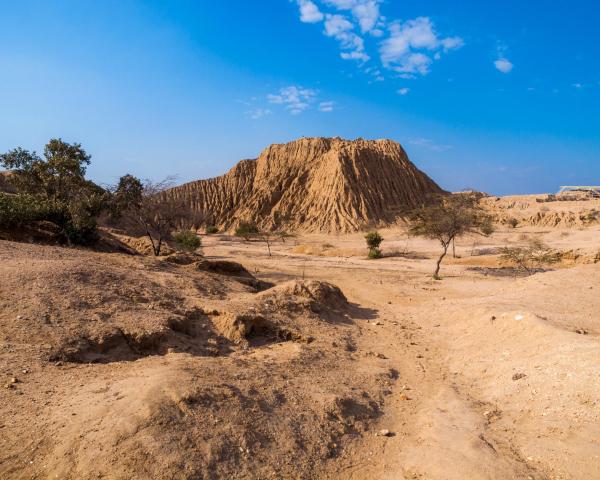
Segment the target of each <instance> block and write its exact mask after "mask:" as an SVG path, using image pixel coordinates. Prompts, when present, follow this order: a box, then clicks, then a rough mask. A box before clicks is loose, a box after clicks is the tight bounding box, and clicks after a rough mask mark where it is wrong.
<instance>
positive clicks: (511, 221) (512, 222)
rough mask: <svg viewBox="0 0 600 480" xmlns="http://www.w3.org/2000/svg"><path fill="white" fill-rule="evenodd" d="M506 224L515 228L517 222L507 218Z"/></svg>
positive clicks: (514, 219)
mask: <svg viewBox="0 0 600 480" xmlns="http://www.w3.org/2000/svg"><path fill="white" fill-rule="evenodd" d="M506 223H508V224H509V225H510V226H511V227H512V228H517V225H518V224H519V221H518V220H517V219H516V218H514V217H513V218H509V219H508V220H507V222H506Z"/></svg>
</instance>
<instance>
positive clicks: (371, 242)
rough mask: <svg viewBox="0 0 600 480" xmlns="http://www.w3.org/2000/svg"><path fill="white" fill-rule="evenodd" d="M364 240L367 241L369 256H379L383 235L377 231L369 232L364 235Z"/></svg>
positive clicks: (373, 257) (372, 257)
mask: <svg viewBox="0 0 600 480" xmlns="http://www.w3.org/2000/svg"><path fill="white" fill-rule="evenodd" d="M365 240H366V241H367V248H368V249H369V258H371V259H375V258H381V250H380V249H379V246H380V245H381V242H383V237H382V236H381V235H380V234H379V232H369V233H367V234H366V235H365Z"/></svg>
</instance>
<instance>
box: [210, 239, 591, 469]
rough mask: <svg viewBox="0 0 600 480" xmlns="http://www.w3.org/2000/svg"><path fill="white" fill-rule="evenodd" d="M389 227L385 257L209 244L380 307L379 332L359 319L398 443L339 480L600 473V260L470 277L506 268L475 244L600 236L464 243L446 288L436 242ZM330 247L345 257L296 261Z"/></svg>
mask: <svg viewBox="0 0 600 480" xmlns="http://www.w3.org/2000/svg"><path fill="white" fill-rule="evenodd" d="M382 233H383V236H384V237H385V238H386V239H387V240H386V241H385V242H384V244H383V245H384V249H383V250H384V253H386V251H387V252H388V253H390V252H391V253H395V252H401V253H403V252H406V253H405V254H404V256H403V257H400V256H398V257H392V258H384V259H381V260H377V261H372V260H365V259H362V258H360V257H357V256H350V255H358V254H359V252H360V251H361V249H362V248H363V239H362V237H361V236H360V235H354V236H352V235H348V236H339V237H331V236H318V235H315V236H311V237H302V238H296V239H294V240H293V241H292V243H295V244H297V245H282V244H278V245H277V246H276V247H275V248H274V249H273V256H272V257H268V255H266V251H265V247H264V245H259V244H241V245H240V244H239V243H238V242H230V241H226V240H225V241H223V239H217V238H211V239H207V240H206V241H205V251H206V253H207V254H208V255H211V256H223V257H234V258H237V259H239V260H240V261H243V262H244V263H245V264H246V265H248V266H249V267H250V269H251V270H253V271H254V272H255V273H256V274H257V275H258V276H259V277H260V278H264V279H268V280H271V281H280V280H282V279H287V278H318V279H323V280H327V281H330V282H332V283H335V284H336V285H338V286H340V288H341V289H342V290H343V291H344V292H345V293H346V295H347V296H348V297H349V299H350V300H351V301H353V302H356V303H358V304H360V305H361V306H364V307H367V308H372V309H373V310H376V311H377V319H378V320H377V321H378V322H380V324H378V325H375V324H374V323H373V321H371V320H368V321H363V322H362V324H363V326H364V328H363V335H362V337H361V342H360V349H361V350H363V351H364V352H365V355H369V354H370V352H374V353H375V354H381V355H383V356H385V357H386V358H385V359H381V360H380V362H381V363H382V364H385V365H388V366H390V367H391V368H394V369H395V370H397V371H398V372H400V377H399V381H398V384H397V385H396V386H395V387H394V393H393V394H392V395H390V397H389V398H388V399H387V401H386V406H385V414H384V416H383V417H382V418H381V419H380V420H379V423H378V426H377V427H376V428H375V429H374V430H375V431H378V430H379V429H387V430H390V432H393V436H391V437H371V438H369V437H367V438H364V439H362V440H361V441H358V442H356V443H355V444H354V445H352V446H351V447H349V449H350V450H351V452H352V454H351V455H350V457H349V458H348V459H347V460H346V461H345V462H342V463H343V465H341V466H340V465H336V468H339V471H337V472H336V474H335V475H334V476H335V477H336V478H352V479H362V478H381V479H402V478H407V479H408V478H424V479H465V478H470V479H508V478H515V479H517V478H534V479H537V478H548V479H567V478H572V479H584V478H600V422H599V420H600V360H599V359H600V348H599V347H600V344H599V342H598V335H599V334H600V318H599V317H598V312H599V311H600V295H598V292H596V290H597V289H599V288H600V283H599V280H600V264H587V265H581V266H579V265H576V266H568V267H567V266H561V267H556V268H555V270H554V271H548V272H546V273H540V274H536V275H533V276H530V277H528V278H515V277H514V276H508V277H500V276H494V275H484V274H481V273H479V272H476V271H472V270H469V268H472V267H473V266H478V265H481V266H489V265H497V263H498V261H497V257H495V256H494V255H491V256H490V255H488V256H485V255H483V256H481V255H475V256H472V254H473V253H477V251H478V250H483V251H484V252H485V251H488V250H489V251H493V250H494V249H495V248H497V247H501V246H505V245H519V244H523V243H526V242H527V241H528V239H530V238H540V239H543V241H544V242H546V243H547V244H548V245H550V246H551V247H554V248H558V249H563V250H565V249H569V250H570V249H573V248H575V250H577V251H579V252H580V253H581V254H582V255H583V254H585V253H588V254H590V253H593V252H595V251H597V250H598V248H599V247H600V244H599V243H598V238H599V236H598V234H599V229H598V228H589V229H572V230H564V229H563V230H547V229H546V230H544V229H541V228H535V227H527V228H517V229H514V230H513V229H506V230H501V231H499V232H498V233H496V234H495V235H494V236H493V237H492V238H489V239H481V238H473V239H462V240H461V241H459V242H458V245H457V249H456V252H457V256H460V257H461V258H457V259H452V258H450V259H448V265H446V266H445V267H444V270H443V274H444V279H443V281H441V282H436V281H433V280H431V279H430V278H428V273H429V272H430V271H431V268H432V258H433V257H434V255H435V253H436V252H437V245H436V244H435V243H434V242H428V241H423V240H418V239H408V238H407V237H406V235H405V234H404V232H402V231H401V230H388V231H385V230H384V231H382ZM288 243H290V241H288ZM323 244H327V248H325V249H324V251H325V252H327V251H328V250H329V249H331V248H332V247H334V248H335V249H337V250H338V251H339V252H341V253H346V255H347V257H345V258H344V257H332V256H329V254H327V253H325V255H326V256H315V255H299V254H296V253H293V252H294V251H302V250H305V249H306V248H302V246H306V245H312V246H313V247H314V249H313V250H316V251H319V249H320V247H319V246H320V245H323ZM299 245H300V246H301V247H300V248H299V247H298V246H299ZM309 250H310V249H309ZM577 332H580V333H577Z"/></svg>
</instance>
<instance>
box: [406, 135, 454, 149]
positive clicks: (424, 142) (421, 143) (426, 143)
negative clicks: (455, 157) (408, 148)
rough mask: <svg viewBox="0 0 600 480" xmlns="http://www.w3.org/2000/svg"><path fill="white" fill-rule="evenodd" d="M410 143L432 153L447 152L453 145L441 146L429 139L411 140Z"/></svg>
mask: <svg viewBox="0 0 600 480" xmlns="http://www.w3.org/2000/svg"><path fill="white" fill-rule="evenodd" d="M408 143H410V144H411V145H415V146H417V147H422V148H426V149H427V150H431V151H432V152H445V151H447V150H450V149H451V148H452V145H440V144H437V143H435V142H434V141H433V140H431V139H429V138H423V137H419V138H413V139H412V140H409V142H408Z"/></svg>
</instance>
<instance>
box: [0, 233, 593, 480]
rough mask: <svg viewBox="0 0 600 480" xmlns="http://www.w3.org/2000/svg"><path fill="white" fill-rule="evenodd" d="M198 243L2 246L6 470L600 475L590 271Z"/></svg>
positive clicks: (63, 474) (0, 435)
mask: <svg viewBox="0 0 600 480" xmlns="http://www.w3.org/2000/svg"><path fill="white" fill-rule="evenodd" d="M383 233H384V237H385V238H386V242H388V243H387V246H389V247H394V246H395V245H397V246H400V245H401V243H402V241H403V240H402V241H401V240H400V238H401V235H400V234H396V232H383ZM594 234H595V235H597V232H590V231H585V232H581V233H577V234H574V236H573V238H571V240H572V241H573V242H577V241H579V240H580V241H581V243H582V245H583V244H587V243H586V242H588V241H589V239H590V238H594ZM590 235H591V237H590ZM395 238H397V239H398V240H394V239H395ZM559 238H562V237H558V236H556V239H557V241H559V240H558V239H559ZM596 238H597V237H596ZM553 239H554V237H552V236H550V237H549V238H548V239H547V240H548V241H549V242H550V243H552V241H553ZM203 240H204V247H203V253H204V257H202V258H200V257H195V256H182V257H181V258H175V257H173V258H171V261H169V260H168V258H165V259H160V260H155V259H152V258H147V257H129V256H125V255H120V254H103V253H94V252H88V251H83V250H72V249H62V248H58V247H44V246H34V245H26V244H18V243H11V242H2V243H0V257H1V260H2V263H1V267H0V268H1V277H0V278H1V281H0V322H1V323H0V328H1V330H0V374H2V375H3V377H4V378H3V380H4V383H6V388H2V391H1V393H0V395H1V398H0V400H1V411H0V476H1V477H2V478H39V479H42V478H67V479H75V478H77V479H79V478H115V479H125V478H148V479H150V478H173V479H179V478H185V479H188V478H189V479H192V478H193V479H196V478H202V479H204V478H206V479H213V478H215V479H216V478H281V479H284V478H285V479H287V478H298V479H304V478H308V479H310V478H326V479H327V478H329V479H338V478H339V479H353V480H359V479H371V478H373V479H440V480H441V479H461V480H462V479H466V478H469V479H499V480H500V479H502V480H504V479H528V478H531V479H591V478H600V445H599V443H600V350H599V346H600V344H599V340H598V339H599V337H598V335H599V333H600V319H599V318H598V313H597V312H598V311H600V308H599V307H600V295H598V292H597V291H596V290H597V289H599V288H600V286H599V285H600V282H599V281H598V280H599V279H600V265H599V264H589V265H587V264H586V265H574V266H571V267H569V268H557V269H555V270H554V271H549V272H546V273H539V274H536V275H533V276H530V277H526V278H514V277H510V276H492V275H483V274H481V273H479V272H477V271H475V270H472V269H471V267H473V265H474V262H475V261H477V262H481V264H482V265H486V266H489V264H490V262H491V261H492V259H490V258H485V257H482V258H477V259H475V260H473V261H470V262H469V264H468V265H467V264H464V262H462V263H461V261H458V260H457V261H449V264H448V265H447V266H446V267H445V270H444V274H445V278H444V280H443V281H442V282H434V281H431V280H430V279H429V278H428V273H429V271H430V268H431V257H432V256H433V254H434V252H435V248H436V247H435V245H434V244H430V243H428V242H420V243H419V242H417V243H414V244H413V245H411V249H413V250H414V253H415V254H414V255H404V256H396V257H389V258H384V259H382V260H378V261H367V260H364V259H363V258H362V257H361V256H358V255H350V254H349V255H346V256H342V255H340V256H315V255H306V254H298V253H295V252H296V251H298V248H297V247H298V246H297V245H293V243H294V242H289V241H288V242H286V243H285V244H278V245H277V246H275V248H274V249H273V256H272V257H269V256H268V255H266V252H265V249H264V247H263V246H262V245H260V244H255V243H244V242H240V241H237V240H232V239H229V238H228V237H226V236H214V237H205V238H204V239H203ZM505 241H506V239H505V238H502V239H500V238H496V239H491V240H490V245H489V247H490V248H491V247H493V246H494V245H493V243H494V242H497V243H503V242H505ZM560 241H563V240H560ZM301 242H312V243H323V242H329V243H332V244H335V245H336V246H340V247H343V248H345V249H346V250H347V251H352V250H353V249H360V248H361V247H362V246H363V242H364V240H363V239H362V238H361V237H360V235H355V236H352V235H349V236H342V237H333V236H328V237H326V236H322V237H319V236H312V237H310V238H307V239H305V238H299V239H296V240H295V243H301ZM385 246H386V244H385V243H384V247H385ZM469 248H470V247H469ZM467 249H468V247H467V246H466V244H465V246H464V247H461V246H460V245H459V246H458V253H459V255H460V254H463V255H466V251H467ZM384 253H385V250H384ZM222 261H235V262H239V263H241V264H243V265H244V266H245V267H246V269H247V270H246V269H242V268H238V267H233V268H232V267H231V265H229V264H227V265H229V266H228V267H227V268H220V267H219V268H217V267H216V266H218V262H222ZM206 262H212V263H210V265H209V267H210V268H207V263H206ZM223 265H225V264H223ZM223 265H221V267H223ZM336 286H337V287H339V289H338V288H337V287H336Z"/></svg>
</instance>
